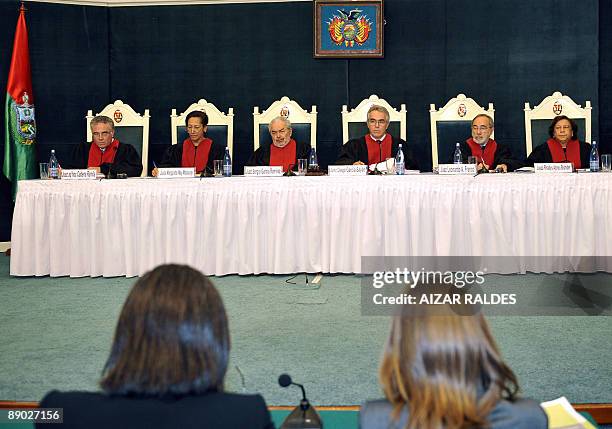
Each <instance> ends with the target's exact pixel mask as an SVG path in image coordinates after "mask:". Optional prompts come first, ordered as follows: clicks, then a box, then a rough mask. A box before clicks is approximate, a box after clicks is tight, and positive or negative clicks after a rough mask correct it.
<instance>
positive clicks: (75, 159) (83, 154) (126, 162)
mask: <svg viewBox="0 0 612 429" xmlns="http://www.w3.org/2000/svg"><path fill="white" fill-rule="evenodd" d="M91 145H92V143H91V142H84V143H79V144H78V145H76V146H75V147H74V149H73V151H72V156H71V158H70V159H69V160H68V162H64V163H60V165H61V166H62V168H87V162H88V161H89V150H90V148H91ZM100 172H101V173H103V174H104V175H106V176H108V174H109V173H110V174H111V175H115V174H117V173H125V174H127V175H128V177H139V176H140V174H141V173H142V159H141V158H140V155H138V152H136V149H134V146H132V145H130V144H127V143H121V142H119V147H118V148H117V153H116V154H115V158H114V159H113V163H112V164H110V163H106V164H102V165H100Z"/></svg>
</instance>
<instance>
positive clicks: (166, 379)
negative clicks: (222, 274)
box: [37, 265, 273, 429]
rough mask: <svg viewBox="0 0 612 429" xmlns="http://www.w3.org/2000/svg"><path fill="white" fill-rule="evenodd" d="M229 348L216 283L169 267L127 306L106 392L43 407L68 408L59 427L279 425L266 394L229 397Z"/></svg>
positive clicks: (75, 395) (140, 285) (52, 398)
mask: <svg viewBox="0 0 612 429" xmlns="http://www.w3.org/2000/svg"><path fill="white" fill-rule="evenodd" d="M229 351H230V336H229V331H228V323H227V316H226V314H225V308H224V306H223V302H222V301H221V297H220V296H219V293H218V292H217V290H216V289H215V287H214V286H213V284H212V283H211V282H210V280H208V279H207V278H206V277H204V276H203V275H202V274H201V273H200V272H199V271H196V270H194V269H192V268H189V267H187V266H180V265H163V266H160V267H158V268H156V269H154V270H153V271H150V272H148V273H146V274H145V275H144V276H143V277H141V278H140V279H139V280H138V281H137V282H136V284H135V285H134V287H133V288H132V290H131V292H130V294H129V296H128V297H127V300H126V301H125V304H124V305H123V309H122V310H121V314H120V315H119V321H118V323H117V329H116V331H115V338H114V341H113V344H112V347H111V352H110V356H109V358H108V361H107V362H106V366H105V367H104V371H103V374H102V379H101V380H100V386H101V388H102V392H100V393H94V392H58V391H52V392H50V393H48V394H47V395H46V396H45V397H44V398H43V400H42V402H41V404H40V406H41V407H44V408H48V407H50V408H63V410H64V411H63V424H58V425H54V427H55V426H57V427H69V428H89V429H92V428H94V429H95V428H114V429H118V428H130V429H132V428H147V429H148V428H204V427H209V428H239V427H249V428H273V425H272V423H271V420H270V414H269V412H268V409H267V408H266V404H265V402H264V400H263V398H262V397H261V396H260V395H238V394H231V393H226V392H224V389H223V380H224V378H225V373H226V370H227V365H228V359H229ZM43 426H44V427H47V426H48V425H38V424H37V427H41V428H42V427H43Z"/></svg>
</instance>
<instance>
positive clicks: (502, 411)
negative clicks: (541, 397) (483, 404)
mask: <svg viewBox="0 0 612 429" xmlns="http://www.w3.org/2000/svg"><path fill="white" fill-rule="evenodd" d="M490 422H491V424H492V427H493V428H494V429H498V428H499V429H506V428H507V429H510V428H516V429H522V428H525V429H546V428H547V427H548V418H547V417H546V413H545V412H544V409H543V408H542V407H540V404H539V403H538V402H536V401H534V400H533V399H527V398H521V399H516V400H514V401H512V402H511V401H507V400H503V401H500V402H499V403H498V404H497V405H496V406H495V408H493V411H491V414H490Z"/></svg>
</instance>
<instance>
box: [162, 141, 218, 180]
mask: <svg viewBox="0 0 612 429" xmlns="http://www.w3.org/2000/svg"><path fill="white" fill-rule="evenodd" d="M187 140H189V139H186V140H185V141H184V142H181V143H177V144H173V145H172V146H170V147H169V148H168V149H166V152H165V153H164V156H163V158H162V160H161V162H160V163H159V164H158V165H157V166H158V167H161V168H180V167H196V166H195V165H189V166H186V165H185V166H184V165H182V164H181V160H182V158H183V145H184V144H185V142H187ZM224 156H225V147H224V146H222V145H220V144H217V143H215V142H212V145H211V146H210V150H209V152H208V160H207V161H206V167H205V168H206V171H208V172H210V173H212V172H213V165H214V164H213V162H214V160H215V159H223V157H224ZM197 170H198V169H197V167H196V172H197V173H200V171H197Z"/></svg>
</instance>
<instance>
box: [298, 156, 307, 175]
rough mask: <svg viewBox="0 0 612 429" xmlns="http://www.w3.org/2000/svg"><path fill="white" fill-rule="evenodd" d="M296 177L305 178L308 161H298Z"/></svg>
mask: <svg viewBox="0 0 612 429" xmlns="http://www.w3.org/2000/svg"><path fill="white" fill-rule="evenodd" d="M297 161H298V175H299V176H305V175H306V171H307V170H308V161H307V160H306V159H298V160H297Z"/></svg>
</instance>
